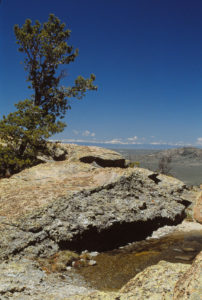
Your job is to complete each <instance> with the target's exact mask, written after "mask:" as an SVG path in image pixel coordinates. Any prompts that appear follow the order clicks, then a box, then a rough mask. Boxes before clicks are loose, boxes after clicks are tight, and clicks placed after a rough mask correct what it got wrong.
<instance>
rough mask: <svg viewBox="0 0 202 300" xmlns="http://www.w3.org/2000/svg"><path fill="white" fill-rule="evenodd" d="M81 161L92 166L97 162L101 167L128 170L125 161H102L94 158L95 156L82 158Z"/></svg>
mask: <svg viewBox="0 0 202 300" xmlns="http://www.w3.org/2000/svg"><path fill="white" fill-rule="evenodd" d="M80 161H81V162H83V163H87V164H91V163H92V162H96V164H98V165H99V166H101V167H103V168H107V167H109V168H110V167H113V168H126V166H125V159H115V160H110V159H102V158H99V157H94V156H85V157H81V158H80Z"/></svg>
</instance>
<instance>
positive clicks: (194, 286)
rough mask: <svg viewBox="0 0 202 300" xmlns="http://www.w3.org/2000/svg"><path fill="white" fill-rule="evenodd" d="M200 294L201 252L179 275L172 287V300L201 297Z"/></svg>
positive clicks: (201, 286)
mask: <svg viewBox="0 0 202 300" xmlns="http://www.w3.org/2000/svg"><path fill="white" fill-rule="evenodd" d="M201 295H202V252H200V253H199V254H198V255H197V257H196V259H195V261H194V262H193V264H192V266H191V267H190V268H189V269H188V270H187V271H186V272H185V273H184V274H183V276H181V277H180V279H179V280H178V281H177V283H176V285H175V289H174V297H173V300H188V299H189V300H195V299H201Z"/></svg>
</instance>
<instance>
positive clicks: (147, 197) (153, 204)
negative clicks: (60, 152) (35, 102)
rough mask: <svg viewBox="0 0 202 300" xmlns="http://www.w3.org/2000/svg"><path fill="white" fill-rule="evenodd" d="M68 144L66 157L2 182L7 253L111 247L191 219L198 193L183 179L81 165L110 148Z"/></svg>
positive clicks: (1, 237) (2, 240)
mask: <svg viewBox="0 0 202 300" xmlns="http://www.w3.org/2000/svg"><path fill="white" fill-rule="evenodd" d="M65 147H66V148H67V153H68V157H67V159H66V160H65V161H54V162H48V163H45V164H41V165H38V166H35V167H32V168H30V169H26V170H24V171H22V172H21V173H19V174H16V175H14V176H12V177H11V178H10V179H2V180H0V195H1V196H0V197H1V199H0V233H1V234H0V245H1V246H0V258H6V257H9V256H10V255H14V254H19V253H23V254H26V255H28V256H49V255H52V254H54V253H55V252H57V251H58V250H63V249H73V250H78V251H80V250H85V249H88V250H98V251H101V250H107V249H112V248H115V247H118V246H120V245H123V244H126V243H128V242H131V241H135V240H140V239H144V238H145V237H146V236H148V235H149V234H151V233H152V231H153V230H156V229H157V228H159V227H161V226H163V225H171V224H177V223H180V222H181V221H182V220H183V218H184V217H185V213H184V211H185V208H186V206H187V205H188V204H189V199H190V193H191V192H189V191H188V190H186V187H185V185H184V183H183V182H181V181H179V180H176V179H174V178H172V177H167V176H163V175H158V174H154V173H153V172H151V171H148V170H145V169H141V168H135V169H132V168H128V169H123V168H99V167H97V166H93V165H92V164H87V163H82V162H81V161H80V157H86V156H85V155H84V154H85V151H86V153H89V151H91V152H92V153H94V152H96V151H97V152H99V157H100V158H102V159H103V160H104V159H105V158H106V159H107V161H108V159H109V155H108V154H109V152H110V151H108V150H105V149H101V148H99V149H97V148H98V147H92V148H91V147H80V146H78V147H79V148H78V149H77V148H76V147H75V146H73V145H65ZM85 148H88V149H87V150H85ZM95 148H96V149H95ZM75 149H77V150H78V152H77V150H75ZM84 150H85V151H84ZM71 151H72V152H71ZM82 155H83V156H82ZM96 155H97V154H96ZM96 155H95V156H96ZM110 155H111V154H110ZM113 155H115V157H116V154H113ZM113 155H112V156H113ZM92 156H93V154H92ZM118 156H119V155H118Z"/></svg>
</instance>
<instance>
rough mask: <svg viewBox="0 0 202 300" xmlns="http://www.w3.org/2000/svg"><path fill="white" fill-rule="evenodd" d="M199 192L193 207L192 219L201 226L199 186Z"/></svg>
mask: <svg viewBox="0 0 202 300" xmlns="http://www.w3.org/2000/svg"><path fill="white" fill-rule="evenodd" d="M200 188H201V191H200V192H199V194H198V197H197V200H196V203H195V205H194V209H193V217H194V219H195V220H196V221H197V222H198V223H200V224H202V185H201V186H200Z"/></svg>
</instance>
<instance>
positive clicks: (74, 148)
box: [63, 144, 126, 168]
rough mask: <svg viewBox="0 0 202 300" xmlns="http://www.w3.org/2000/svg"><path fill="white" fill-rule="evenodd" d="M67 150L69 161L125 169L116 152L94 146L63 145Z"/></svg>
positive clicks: (122, 160)
mask: <svg viewBox="0 0 202 300" xmlns="http://www.w3.org/2000/svg"><path fill="white" fill-rule="evenodd" d="M63 147H65V149H67V152H68V160H69V161H71V162H72V161H74V162H75V161H80V162H84V163H88V164H90V163H94V164H96V165H97V166H100V167H104V168H105V167H119V168H125V167H126V162H125V159H124V158H123V157H122V156H121V155H120V154H119V153H117V152H115V151H112V150H110V149H104V148H100V147H96V146H90V147H88V146H78V145H72V144H63Z"/></svg>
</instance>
